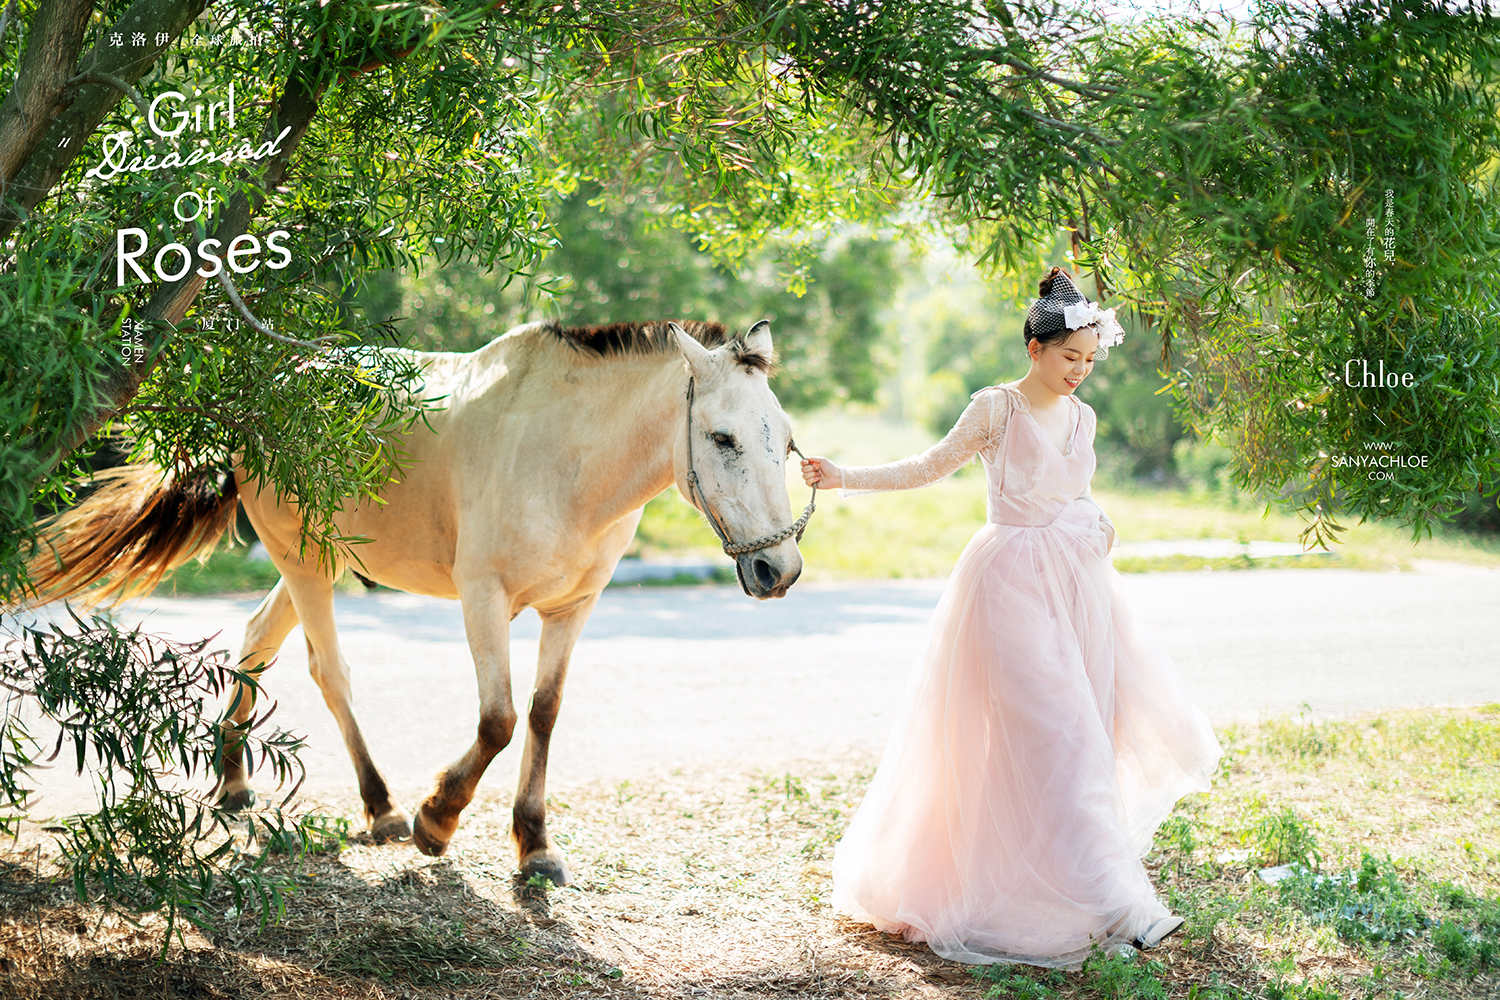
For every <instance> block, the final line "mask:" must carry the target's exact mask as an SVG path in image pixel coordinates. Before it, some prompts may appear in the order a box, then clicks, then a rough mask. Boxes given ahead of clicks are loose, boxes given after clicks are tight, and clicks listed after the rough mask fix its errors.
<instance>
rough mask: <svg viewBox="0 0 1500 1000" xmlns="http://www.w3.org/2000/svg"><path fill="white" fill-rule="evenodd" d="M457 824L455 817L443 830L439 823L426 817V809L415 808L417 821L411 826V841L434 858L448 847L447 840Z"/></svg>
mask: <svg viewBox="0 0 1500 1000" xmlns="http://www.w3.org/2000/svg"><path fill="white" fill-rule="evenodd" d="M457 826H458V821H457V820H456V819H455V820H454V822H453V825H452V826H451V827H449V828H448V830H447V831H446V832H445V831H444V830H443V829H442V825H441V824H439V823H434V822H433V821H432V820H430V819H428V818H427V809H426V808H425V807H423V808H421V809H418V810H417V822H416V823H415V824H414V825H413V826H412V831H411V842H412V843H413V844H416V845H417V850H419V851H421V852H422V853H423V854H426V855H428V856H429V857H434V858H435V857H437V856H438V855H440V854H442V853H443V852H444V851H446V850H447V849H448V841H450V840H452V839H453V830H454V828H456V827H457Z"/></svg>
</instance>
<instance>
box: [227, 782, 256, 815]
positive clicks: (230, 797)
mask: <svg viewBox="0 0 1500 1000" xmlns="http://www.w3.org/2000/svg"><path fill="white" fill-rule="evenodd" d="M253 805H255V789H253V788H241V789H240V790H239V791H237V792H225V793H224V794H223V795H220V796H219V808H220V809H223V810H224V811H225V812H232V813H237V812H240V811H241V810H243V809H249V808H250V807H251V806H253Z"/></svg>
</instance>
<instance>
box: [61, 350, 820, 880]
mask: <svg viewBox="0 0 1500 1000" xmlns="http://www.w3.org/2000/svg"><path fill="white" fill-rule="evenodd" d="M685 326H686V327H687V329H684V328H683V326H679V325H677V324H675V323H644V324H623V323H622V324H614V325H611V326H603V327H588V328H573V329H563V328H561V327H559V326H558V325H556V324H551V323H532V324H528V325H526V326H521V327H517V328H516V329H514V330H511V331H509V332H508V333H506V334H504V335H502V336H500V337H498V338H496V339H495V340H493V341H491V342H490V343H489V344H487V345H485V346H484V347H481V348H480V349H478V350H476V351H474V352H472V353H468V354H455V353H415V352H412V354H413V357H414V359H415V360H416V361H417V362H418V364H419V365H420V366H421V368H422V369H423V373H424V375H425V385H424V387H423V389H422V394H423V395H425V396H428V397H444V398H443V400H442V404H441V405H442V406H443V407H444V408H443V409H440V410H437V411H435V412H432V413H431V414H430V416H429V419H428V421H427V423H426V424H425V425H424V423H423V422H422V421H418V422H417V423H416V424H415V425H414V428H413V429H412V430H411V431H410V432H408V434H407V435H406V437H405V439H404V440H403V441H402V442H401V447H402V448H403V449H404V450H405V451H406V452H407V453H408V455H409V458H408V459H407V460H404V461H403V471H404V476H403V478H401V479H400V480H399V481H397V482H392V483H390V484H389V485H387V486H386V487H384V488H383V489H382V491H381V498H382V499H383V500H384V503H371V502H366V503H361V504H359V505H358V506H356V507H353V508H352V509H348V510H345V511H342V512H341V513H339V514H338V515H337V517H336V518H335V525H336V527H337V529H338V533H339V534H340V535H344V536H364V537H366V538H368V539H369V541H368V542H364V543H360V544H358V545H357V546H353V547H352V549H351V551H357V554H358V558H359V563H358V573H359V574H360V576H362V577H364V578H366V579H367V580H368V581H372V582H373V583H375V584H383V585H385V586H387V587H393V588H395V589H397V590H404V591H408V592H411V593H417V594H429V595H432V596H435V597H446V598H457V599H458V600H460V601H461V602H462V603H463V620H464V631H465V634H466V636H467V638H468V643H469V649H470V652H471V653H472V654H473V658H474V669H475V673H476V674H477V676H478V681H479V727H478V734H477V736H476V739H475V740H474V743H473V745H472V746H471V747H470V748H469V750H468V752H467V753H465V754H464V755H463V756H462V757H461V758H460V759H459V760H457V761H455V762H454V763H452V764H450V765H449V766H448V767H447V768H445V769H443V770H442V771H441V772H439V774H438V776H437V784H436V787H435V788H434V789H433V791H432V793H431V794H430V795H428V796H427V798H426V800H425V801H423V802H422V804H421V807H420V808H419V809H418V811H417V817H416V822H415V824H414V825H412V824H409V823H408V820H407V817H406V815H405V814H404V813H403V812H402V811H401V810H400V809H399V808H398V807H397V806H396V805H394V804H393V803H392V802H391V798H390V794H389V792H388V791H387V788H386V783H385V780H384V778H382V777H381V774H380V771H379V769H378V768H377V767H376V766H375V763H374V761H373V760H371V758H370V753H369V750H368V749H367V748H366V746H365V741H364V737H363V736H362V735H361V733H360V728H359V724H358V722H357V721H356V719H355V715H354V711H353V709H352V707H351V704H350V701H351V695H350V671H349V665H348V663H346V662H345V660H344V658H343V655H342V654H341V653H340V651H339V641H338V635H337V633H336V631H335V628H334V615H333V585H334V582H335V580H337V578H338V576H339V575H340V574H341V573H342V572H343V571H344V570H345V569H346V568H350V563H349V560H348V558H347V555H345V554H340V555H339V556H338V557H337V558H336V560H335V563H334V565H332V566H331V567H330V566H329V565H328V564H326V563H324V564H323V565H321V566H320V565H319V562H318V560H317V558H316V555H315V551H316V550H315V549H314V548H311V547H310V548H309V550H308V558H307V559H306V560H304V559H302V558H300V557H299V550H300V548H301V546H300V544H299V537H300V528H301V517H300V515H299V513H298V508H297V505H296V503H295V502H292V501H289V500H281V501H278V499H277V498H276V496H275V495H274V492H273V491H272V490H271V489H270V488H269V487H267V488H266V489H265V490H264V491H263V490H262V489H260V488H259V486H258V485H257V484H256V483H255V482H254V481H251V480H250V479H249V477H248V475H247V473H246V472H245V470H244V468H243V467H242V466H240V465H239V464H238V462H237V463H236V467H235V470H234V475H233V477H232V478H229V479H228V480H227V481H226V482H225V484H224V485H223V486H222V488H220V487H218V485H217V484H216V483H215V484H211V485H205V483H204V481H202V480H196V481H193V482H191V483H188V484H179V483H174V482H173V481H172V479H171V477H164V476H163V474H162V472H161V470H160V469H158V468H156V467H154V466H140V465H137V466H126V467H124V468H123V469H117V470H112V471H111V472H110V473H108V474H105V475H104V476H103V477H102V478H103V479H104V483H103V485H102V486H101V487H100V488H99V489H98V490H96V491H95V492H94V493H93V494H92V495H91V496H90V497H89V498H88V499H87V500H86V501H85V502H84V503H83V504H81V505H80V506H78V507H76V508H74V509H73V510H72V511H69V512H68V513H66V514H65V515H63V516H62V517H60V518H58V519H56V520H55V521H54V523H53V525H52V535H51V551H50V552H48V553H47V554H46V555H45V557H44V558H40V559H38V560H35V561H34V562H33V564H32V579H33V581H34V583H35V584H36V587H37V590H38V592H39V593H40V594H41V595H42V597H43V599H45V600H54V599H57V598H61V597H65V596H69V595H71V594H76V593H79V592H81V591H83V590H84V589H85V588H88V587H89V586H90V585H93V584H96V583H97V582H98V581H99V580H101V579H102V578H105V577H108V580H109V585H110V586H112V587H114V586H117V585H118V583H119V581H122V580H130V581H134V585H133V586H127V587H126V588H125V589H124V590H116V591H114V593H116V596H117V599H118V598H119V597H120V596H121V595H129V594H133V593H138V592H141V591H142V590H149V586H150V585H154V583H155V581H156V580H159V579H160V578H161V576H162V574H163V573H165V572H167V571H168V570H169V569H170V568H171V567H173V566H176V565H179V564H181V563H182V562H184V561H186V560H187V559H188V558H189V557H191V556H192V555H194V554H195V553H198V552H201V551H203V550H205V549H206V548H208V547H210V546H212V545H213V544H215V543H216V541H217V540H218V538H219V536H220V535H221V534H222V533H223V532H224V531H225V530H226V528H227V527H228V525H229V524H230V523H231V521H232V518H233V516H234V511H235V501H236V499H238V501H239V502H240V503H243V504H244V505H245V511H246V513H247V514H248V515H249V518H250V522H251V524H253V525H254V527H255V531H256V534H257V535H258V536H259V537H260V539H261V541H262V542H264V544H265V547H266V550H267V552H268V553H269V554H270V557H271V560H272V562H273V563H274V564H275V566H276V568H277V569H278V570H279V571H280V573H281V580H280V581H279V582H278V583H277V584H276V586H275V588H274V589H272V591H271V592H270V594H269V595H267V596H266V598H265V600H263V601H262V602H261V603H260V606H259V607H257V608H256V610H255V612H254V614H253V615H252V616H251V619H250V622H249V625H248V627H247V629H246V635H245V642H244V646H243V647H242V651H241V660H240V662H241V664H242V668H243V669H245V670H246V672H247V673H249V674H250V675H251V676H256V677H258V676H259V674H260V672H261V671H262V670H263V669H264V668H265V667H266V666H268V665H269V664H270V663H271V662H272V660H273V658H274V657H275V656H276V653H277V651H278V650H279V648H280V647H281V644H282V642H283V640H285V639H286V637H287V634H288V633H289V632H290V631H291V630H292V627H293V626H294V625H296V624H298V623H299V622H300V623H301V624H302V630H303V634H304V635H305V637H306V639H307V649H308V663H309V666H310V668H311V671H312V675H313V677H314V679H315V680H316V681H317V684H318V687H319V688H320V689H321V691H322V693H323V697H324V699H325V701H326V702H327V703H328V707H329V709H330V710H331V711H332V712H333V714H334V716H335V718H336V719H337V720H338V724H339V728H340V730H341V731H342V733H343V737H344V742H345V743H346V744H347V746H348V750H349V756H350V757H351V758H352V760H353V762H354V770H355V773H356V774H357V776H358V779H359V791H360V797H361V798H362V799H363V800H364V804H365V813H366V819H367V821H368V823H369V826H370V831H371V833H372V834H373V836H374V838H375V839H376V840H377V841H388V840H396V839H404V838H405V837H407V836H410V837H411V838H412V839H413V840H414V841H415V843H416V845H417V847H418V848H420V849H421V850H422V851H423V852H425V853H427V854H432V855H436V854H441V853H442V852H443V851H444V850H445V849H446V847H447V845H448V842H449V840H450V839H451V838H452V837H453V834H454V831H455V829H456V828H457V826H458V819H459V814H460V813H461V812H462V810H463V809H464V807H465V806H467V805H468V804H469V802H470V801H471V800H472V799H473V797H474V792H475V787H476V786H477V784H478V782H479V779H480V776H481V775H482V774H483V773H484V770H485V768H486V766H488V764H489V763H490V761H491V760H493V759H494V757H495V755H496V754H498V753H499V752H500V751H501V750H502V749H504V747H505V746H506V745H507V744H509V743H510V740H511V736H512V734H513V733H514V731H515V727H516V724H517V721H518V716H517V713H516V709H515V706H514V703H513V700H512V693H511V681H510V653H509V635H510V622H511V620H512V619H514V618H515V617H516V615H517V614H519V613H520V612H521V611H522V610H523V609H525V608H528V607H530V608H535V609H536V611H537V613H538V614H539V616H540V617H541V619H542V633H541V650H540V656H539V660H538V664H537V672H536V684H535V687H534V689H533V690H532V694H531V701H530V704H529V706H528V707H527V711H526V742H525V746H524V750H523V756H522V763H521V772H520V782H519V788H518V789H517V792H516V798H515V804H514V809H513V813H512V816H513V821H512V834H513V836H514V838H515V841H516V847H517V851H518V854H519V858H520V868H521V872H522V874H523V875H524V876H527V877H530V876H535V875H540V876H544V877H546V878H549V879H550V880H551V881H552V882H553V883H554V884H556V885H564V884H566V883H567V881H568V869H567V865H566V862H565V859H564V857H563V854H562V852H561V851H559V850H558V849H557V847H556V846H555V845H554V844H553V842H552V840H551V839H550V838H549V836H548V834H547V823H546V808H545V802H544V798H545V782H546V770H547V753H548V743H549V738H550V736H551V733H552V728H553V723H554V721H555V720H556V718H557V713H558V706H559V704H560V702H561V700H562V691H563V680H564V678H565V677H566V675H567V670H568V659H569V656H570V654H571V652H572V649H573V645H574V643H575V642H576V641H577V639H578V635H579V632H580V631H581V630H582V629H583V626H584V623H585V621H587V619H588V616H589V612H590V611H592V610H593V607H594V604H595V603H596V602H597V601H598V599H599V594H600V592H601V591H602V590H603V589H604V586H605V585H606V584H607V583H608V582H609V580H610V578H611V576H612V575H613V573H614V570H615V565H616V563H617V562H618V561H619V559H620V557H621V556H622V555H623V554H624V553H625V550H626V549H627V548H628V547H629V545H630V542H631V539H632V538H633V537H634V535H635V530H636V526H637V524H638V523H639V522H640V519H641V513H642V508H643V507H644V505H645V503H646V501H648V500H650V499H651V498H652V497H654V496H656V495H657V494H659V493H661V492H662V490H664V489H666V488H667V487H668V486H670V485H672V483H673V482H674V481H675V482H676V484H677V487H678V489H679V490H680V491H681V493H682V495H683V496H684V497H688V498H689V499H691V500H692V501H693V502H694V503H695V505H696V506H698V507H699V509H700V510H702V511H703V512H704V514H705V515H706V516H707V517H708V519H709V520H710V522H711V523H714V522H716V526H715V527H716V531H718V532H719V533H720V534H721V536H722V537H723V538H724V540H725V543H726V550H728V551H733V550H734V549H738V548H744V547H747V546H748V545H753V544H755V540H760V541H762V542H764V541H766V540H770V541H771V544H769V545H767V546H766V547H764V548H757V549H755V550H753V551H746V552H742V553H739V554H738V555H736V567H737V570H738V574H739V579H740V583H741V586H742V587H743V588H744V590H745V592H746V593H747V594H749V595H751V596H754V597H757V598H760V599H766V598H770V597H781V596H783V595H784V594H785V593H786V592H787V588H789V587H790V586H791V585H792V583H793V582H794V581H795V580H796V579H797V576H798V574H799V573H800V572H801V571H802V556H801V553H800V552H799V551H798V549H797V541H796V538H795V536H794V535H791V534H790V532H789V529H788V528H787V525H788V523H789V522H790V521H791V510H790V505H789V501H788V497H787V491H786V480H785V472H784V463H785V460H786V457H787V455H788V450H789V448H790V447H791V423H790V421H789V420H788V419H787V416H786V414H785V413H784V412H783V411H782V409H781V406H780V404H779V403H778V402H777V400H776V396H775V394H774V393H772V391H771V389H770V386H769V385H768V382H767V378H768V374H769V373H770V372H771V371H772V369H773V365H774V355H773V352H772V345H771V331H770V324H768V323H766V322H764V321H762V322H760V323H757V324H755V325H754V326H753V327H752V328H751V329H750V331H749V332H748V333H747V334H745V335H744V336H742V337H736V338H731V337H730V336H729V335H728V333H727V332H726V331H725V329H724V327H723V326H721V325H719V324H717V323H713V324H709V323H688V324H685ZM689 331H691V333H690V332H689ZM689 400H691V406H690V407H689ZM689 408H690V409H691V412H690V413H689ZM429 427H430V429H429ZM689 434H691V436H692V444H691V447H689ZM690 462H691V469H690ZM690 473H692V475H690ZM694 486H696V488H694ZM174 491H175V494H174ZM809 509H810V508H809ZM805 519H806V515H805V514H804V518H803V520H802V521H801V522H798V524H797V525H794V526H793V527H800V525H801V524H803V523H805ZM742 543H743V544H742ZM234 699H235V701H233V702H231V704H232V706H233V711H232V714H231V718H232V719H233V720H234V721H235V722H236V723H238V724H243V723H245V722H246V721H247V720H249V719H250V718H251V717H252V712H253V709H254V690H253V689H251V688H248V687H245V688H242V689H241V690H238V691H236V692H235V694H234ZM232 745H233V744H232V743H231V746H232ZM226 756H227V761H226V766H225V771H224V775H223V779H222V782H221V784H220V786H219V795H220V799H219V801H220V802H221V803H222V804H224V805H226V806H228V807H231V808H236V809H238V808H243V807H244V806H246V805H248V804H250V803H251V802H253V801H254V793H253V792H252V790H251V787H250V782H249V780H248V775H247V774H246V772H245V768H244V766H243V762H242V760H241V759H240V754H239V753H238V752H237V751H235V750H233V749H232V750H231V751H230V752H229V753H228V754H227V755H226Z"/></svg>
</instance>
